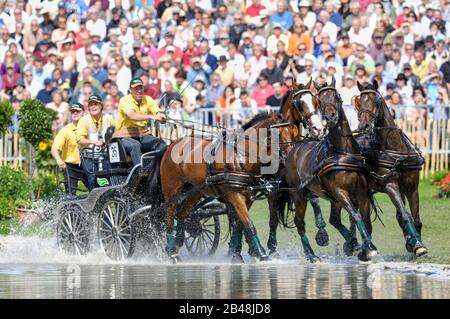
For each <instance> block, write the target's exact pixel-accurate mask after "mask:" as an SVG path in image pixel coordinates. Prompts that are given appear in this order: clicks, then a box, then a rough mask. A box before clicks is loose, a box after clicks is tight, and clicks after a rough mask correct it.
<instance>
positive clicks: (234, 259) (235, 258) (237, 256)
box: [231, 254, 245, 264]
mask: <svg viewBox="0 0 450 319" xmlns="http://www.w3.org/2000/svg"><path fill="white" fill-rule="evenodd" d="M231 263H232V264H245V262H244V258H242V256H241V254H233V256H232V257H231Z"/></svg>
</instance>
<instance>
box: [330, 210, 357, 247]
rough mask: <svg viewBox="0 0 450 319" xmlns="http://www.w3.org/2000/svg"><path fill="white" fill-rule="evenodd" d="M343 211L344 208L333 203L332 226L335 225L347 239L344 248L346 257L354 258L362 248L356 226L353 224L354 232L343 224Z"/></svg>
mask: <svg viewBox="0 0 450 319" xmlns="http://www.w3.org/2000/svg"><path fill="white" fill-rule="evenodd" d="M341 210H342V206H341V205H339V203H336V202H331V212H330V224H331V225H333V226H334V228H336V229H337V230H338V231H339V233H340V234H341V235H342V237H344V239H345V243H344V246H343V250H344V253H345V255H346V256H352V255H354V254H356V253H359V251H360V250H361V246H360V245H359V244H358V240H357V239H356V232H355V228H356V227H355V226H354V225H355V224H354V223H351V226H350V227H353V231H352V229H351V228H350V230H348V229H347V227H345V226H344V225H343V224H342V219H341Z"/></svg>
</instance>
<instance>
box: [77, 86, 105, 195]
mask: <svg viewBox="0 0 450 319" xmlns="http://www.w3.org/2000/svg"><path fill="white" fill-rule="evenodd" d="M88 108H89V114H86V115H85V116H83V117H82V118H81V120H80V121H79V123H78V126H77V141H78V144H79V145H80V150H81V154H82V161H81V165H82V167H83V170H84V171H85V173H86V176H87V182H88V188H89V191H91V190H92V189H93V188H94V187H96V186H97V185H96V178H95V176H94V172H96V171H98V170H99V169H107V168H108V167H109V162H108V161H103V159H104V158H103V154H102V152H101V147H102V146H103V144H104V141H105V133H106V130H107V128H108V127H110V126H114V120H113V118H112V117H111V115H109V114H103V101H102V98H101V97H100V96H98V95H96V94H93V95H91V96H90V97H89V98H88ZM100 162H101V166H99V164H100Z"/></svg>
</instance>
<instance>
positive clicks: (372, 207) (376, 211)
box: [369, 193, 385, 226]
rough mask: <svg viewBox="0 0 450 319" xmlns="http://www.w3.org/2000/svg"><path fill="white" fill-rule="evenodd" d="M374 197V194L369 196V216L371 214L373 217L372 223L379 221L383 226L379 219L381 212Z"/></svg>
mask: <svg viewBox="0 0 450 319" xmlns="http://www.w3.org/2000/svg"><path fill="white" fill-rule="evenodd" d="M374 195H375V193H370V194H369V205H370V215H372V214H374V215H375V216H374V218H373V220H372V223H373V222H375V221H376V220H377V219H378V220H379V221H380V223H381V225H383V226H385V225H384V223H383V221H382V220H381V217H380V215H381V214H383V210H382V209H381V207H380V205H379V204H378V201H377V200H376V199H375V196H374Z"/></svg>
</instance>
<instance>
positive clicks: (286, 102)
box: [267, 79, 329, 254]
mask: <svg viewBox="0 0 450 319" xmlns="http://www.w3.org/2000/svg"><path fill="white" fill-rule="evenodd" d="M311 86H312V79H310V80H309V82H308V83H307V84H306V85H305V84H302V83H300V84H299V85H298V86H297V85H295V86H294V89H293V90H291V91H288V92H287V93H286V94H285V95H284V97H283V99H282V101H281V105H280V111H279V112H280V113H281V114H282V115H283V118H285V119H286V120H287V121H288V122H290V123H291V125H292V126H293V132H299V128H300V127H301V126H303V128H304V130H306V131H307V132H309V133H310V134H312V135H314V134H316V132H315V131H316V129H315V127H314V125H313V122H312V116H313V114H312V113H311V111H310V108H309V105H308V104H310V103H312V97H313V95H314V94H313V92H312V91H311ZM308 97H309V100H308ZM293 139H294V140H295V141H297V142H301V136H300V134H298V133H295V134H294V136H293ZM290 149H292V147H289V148H288V151H289V150H290ZM278 175H279V177H280V178H282V180H283V182H284V183H285V182H286V180H285V176H284V175H285V167H282V169H281V171H280V173H279V174H278ZM290 201H291V199H290V195H289V191H288V190H284V191H279V192H275V193H273V194H271V195H270V196H269V209H270V232H269V239H268V242H267V246H268V248H269V251H270V253H271V254H273V253H275V251H276V247H277V240H276V231H277V227H278V224H279V223H281V224H282V225H283V226H285V227H289V225H287V222H286V218H285V216H284V212H285V209H286V206H288V204H289V203H290ZM309 202H310V204H311V206H312V208H313V211H314V218H315V224H316V227H317V233H316V236H315V240H316V243H317V244H318V245H319V246H327V245H328V242H329V238H328V233H327V231H326V229H325V227H326V223H325V221H324V219H323V214H322V210H321V208H320V204H319V198H318V196H317V195H316V194H314V193H311V194H310V196H309ZM294 218H295V217H294Z"/></svg>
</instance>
